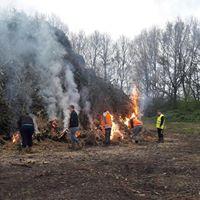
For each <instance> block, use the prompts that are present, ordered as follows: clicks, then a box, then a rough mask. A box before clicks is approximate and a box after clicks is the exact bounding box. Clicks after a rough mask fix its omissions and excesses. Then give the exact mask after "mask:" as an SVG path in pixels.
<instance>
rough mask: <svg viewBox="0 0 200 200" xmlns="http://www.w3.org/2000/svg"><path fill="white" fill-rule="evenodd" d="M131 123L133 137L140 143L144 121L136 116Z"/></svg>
mask: <svg viewBox="0 0 200 200" xmlns="http://www.w3.org/2000/svg"><path fill="white" fill-rule="evenodd" d="M129 123H130V127H131V129H132V130H133V138H134V139H135V143H138V139H139V133H140V132H141V131H142V127H143V123H142V122H141V121H140V120H139V119H137V118H136V117H133V118H131V119H130V122H129Z"/></svg>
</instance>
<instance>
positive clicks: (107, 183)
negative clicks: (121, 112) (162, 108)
mask: <svg viewBox="0 0 200 200" xmlns="http://www.w3.org/2000/svg"><path fill="white" fill-rule="evenodd" d="M145 127H146V128H147V130H148V132H150V133H151V137H148V138H147V139H146V140H143V141H142V142H141V143H139V144H134V143H131V142H128V143H127V142H123V141H122V143H120V144H119V145H111V146H109V147H102V146H95V147H94V146H93V147H85V148H83V149H82V150H79V151H71V150H69V149H68V148H67V144H64V143H59V142H55V141H51V140H45V141H43V142H40V143H37V144H35V145H34V147H33V153H32V154H26V153H23V152H19V151H18V150H17V149H16V147H15V146H14V145H13V144H11V143H7V144H6V145H4V146H3V147H0V169H1V170H0V185H1V187H0V199H2V200H16V199H19V200H20V199H22V200H26V199H27V200H40V199H41V200H43V199H50V200H61V199H63V200H68V199H70V200H71V199H72V200H79V199H80V200H88V199H93V200H199V199H200V133H199V130H200V127H199V124H196V123H195V124H193V123H167V129H166V130H165V143H163V144H158V143H156V140H157V134H156V131H155V128H154V124H153V123H149V122H148V123H147V122H145Z"/></svg>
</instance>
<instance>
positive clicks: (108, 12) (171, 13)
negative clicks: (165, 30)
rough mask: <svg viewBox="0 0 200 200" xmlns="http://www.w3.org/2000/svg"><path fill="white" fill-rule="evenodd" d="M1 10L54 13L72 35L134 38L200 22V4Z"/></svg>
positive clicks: (149, 0)
mask: <svg viewBox="0 0 200 200" xmlns="http://www.w3.org/2000/svg"><path fill="white" fill-rule="evenodd" d="M0 3H1V4H0V6H1V7H10V6H12V7H17V8H19V9H23V10H26V11H27V12H28V13H33V12H35V11H38V12H42V13H44V14H51V13H54V14H55V15H57V16H59V17H60V18H61V20H62V21H63V22H64V23H66V24H67V25H68V27H69V29H70V31H73V32H77V31H79V30H84V31H85V32H86V33H87V34H89V33H91V32H93V31H94V30H99V31H101V32H106V33H109V34H111V36H112V37H114V38H117V37H119V36H120V35H122V34H123V35H126V36H128V37H131V38H133V37H134V35H136V34H138V33H139V32H140V31H141V30H142V29H144V28H149V27H151V26H153V25H158V26H163V25H164V24H165V22H166V21H170V20H174V19H175V18H176V17H181V18H184V19H185V18H187V17H191V16H194V17H197V18H200V0H0Z"/></svg>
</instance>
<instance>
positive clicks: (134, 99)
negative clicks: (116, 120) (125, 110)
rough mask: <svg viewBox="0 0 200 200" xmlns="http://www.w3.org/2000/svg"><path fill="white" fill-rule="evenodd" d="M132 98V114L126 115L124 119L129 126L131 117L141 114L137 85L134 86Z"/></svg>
mask: <svg viewBox="0 0 200 200" xmlns="http://www.w3.org/2000/svg"><path fill="white" fill-rule="evenodd" d="M131 100H132V105H133V107H132V114H131V116H129V117H126V118H125V119H124V120H123V119H122V121H123V123H124V124H125V125H126V126H127V127H129V121H130V119H132V118H134V117H136V118H138V117H139V115H140V109H139V91H138V89H137V87H136V86H134V87H133V90H132V93H131Z"/></svg>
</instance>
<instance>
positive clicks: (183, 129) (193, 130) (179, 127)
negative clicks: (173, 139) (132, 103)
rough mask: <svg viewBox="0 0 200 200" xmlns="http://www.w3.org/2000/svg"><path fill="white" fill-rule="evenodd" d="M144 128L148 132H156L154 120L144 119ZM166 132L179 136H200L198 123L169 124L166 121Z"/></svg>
mask: <svg viewBox="0 0 200 200" xmlns="http://www.w3.org/2000/svg"><path fill="white" fill-rule="evenodd" d="M144 126H145V127H146V128H148V129H150V130H154V129H155V130H156V128H155V120H153V119H152V118H150V119H149V118H148V119H147V118H146V119H145V120H144ZM165 131H166V132H173V133H179V134H199V135H200V122H199V123H198V122H171V121H166V127H165Z"/></svg>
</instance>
